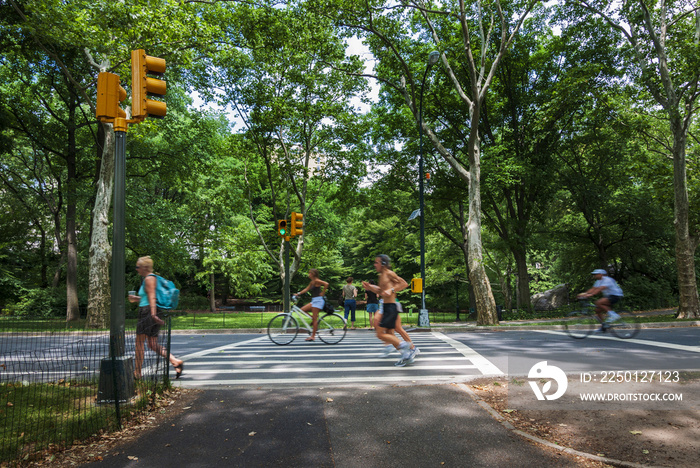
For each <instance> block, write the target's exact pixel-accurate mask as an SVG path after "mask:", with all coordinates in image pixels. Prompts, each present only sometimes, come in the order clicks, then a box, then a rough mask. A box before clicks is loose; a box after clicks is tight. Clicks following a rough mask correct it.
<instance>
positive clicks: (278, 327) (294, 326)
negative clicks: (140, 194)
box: [267, 314, 299, 345]
mask: <svg viewBox="0 0 700 468" xmlns="http://www.w3.org/2000/svg"><path fill="white" fill-rule="evenodd" d="M297 333H299V324H298V323H297V320H296V319H295V318H294V317H292V316H291V315H290V314H277V315H275V316H274V317H272V320H270V323H268V324H267V336H269V337H270V339H271V340H272V342H273V343H275V344H277V345H287V344H289V343H291V342H292V341H294V338H296V337H297Z"/></svg>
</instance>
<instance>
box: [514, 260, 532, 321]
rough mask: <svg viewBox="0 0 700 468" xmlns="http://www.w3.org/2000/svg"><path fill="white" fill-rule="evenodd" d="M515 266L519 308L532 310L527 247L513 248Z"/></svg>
mask: <svg viewBox="0 0 700 468" xmlns="http://www.w3.org/2000/svg"><path fill="white" fill-rule="evenodd" d="M511 252H512V253H513V258H514V259H515V268H516V270H517V272H518V282H517V285H518V292H517V295H516V300H517V305H518V309H524V310H530V308H531V306H530V276H529V274H528V272H527V255H526V254H525V249H521V248H515V249H512V250H511Z"/></svg>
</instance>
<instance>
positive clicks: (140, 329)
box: [136, 305, 162, 336]
mask: <svg viewBox="0 0 700 468" xmlns="http://www.w3.org/2000/svg"><path fill="white" fill-rule="evenodd" d="M161 312H162V309H156V315H158V317H160V314H161ZM158 332H160V325H159V324H157V323H156V321H155V320H153V316H152V315H151V306H150V305H147V306H144V307H139V321H138V322H137V323H136V334H137V335H146V336H158Z"/></svg>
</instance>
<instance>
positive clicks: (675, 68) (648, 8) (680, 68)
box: [566, 0, 700, 318]
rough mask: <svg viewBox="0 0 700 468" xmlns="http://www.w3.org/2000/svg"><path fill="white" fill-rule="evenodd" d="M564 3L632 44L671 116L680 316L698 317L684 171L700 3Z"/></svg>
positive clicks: (692, 221) (640, 75)
mask: <svg viewBox="0 0 700 468" xmlns="http://www.w3.org/2000/svg"><path fill="white" fill-rule="evenodd" d="M566 3H567V4H570V5H573V6H575V7H576V8H575V9H574V10H573V12H574V18H575V20H577V21H580V20H581V18H586V13H593V17H597V18H601V19H602V20H603V21H604V22H605V24H607V25H608V26H609V27H611V28H612V29H613V30H614V31H616V32H617V33H618V34H619V35H620V38H621V39H622V40H624V41H625V42H626V43H627V44H628V46H629V48H630V50H629V52H630V56H631V57H630V62H631V63H632V64H634V65H635V66H636V67H635V68H634V69H633V72H634V75H635V78H637V79H638V80H639V82H640V83H642V84H643V85H644V87H645V88H646V89H647V91H648V92H649V93H650V94H651V96H652V97H653V99H654V101H655V102H656V103H657V104H658V105H659V106H661V107H662V108H663V110H664V111H665V113H666V115H667V119H668V126H669V136H668V138H666V139H665V140H663V141H661V142H660V143H661V144H662V145H663V146H664V147H665V148H666V151H667V155H668V157H670V158H672V159H673V192H674V227H675V232H676V247H675V253H676V268H677V270H678V287H679V290H680V307H679V309H678V317H679V318H687V317H700V299H699V297H698V287H697V278H696V275H695V251H696V250H697V247H698V243H699V242H700V235H698V228H699V227H700V226H698V224H697V222H698V221H697V218H696V217H695V216H693V214H692V213H691V211H690V202H689V197H688V181H687V171H686V164H687V161H686V147H687V142H688V133H689V131H690V127H691V125H692V123H693V118H694V116H695V114H696V112H697V105H698V99H699V98H700V88H699V85H700V66H698V63H699V62H698V59H699V58H700V53H699V52H698V50H699V48H698V47H699V46H700V7H698V4H697V2H695V1H690V0H660V1H658V2H648V1H646V0H626V1H622V2H608V1H604V0H601V1H598V0H588V1H569V2H566Z"/></svg>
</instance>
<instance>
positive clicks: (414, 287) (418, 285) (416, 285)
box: [411, 278, 423, 293]
mask: <svg viewBox="0 0 700 468" xmlns="http://www.w3.org/2000/svg"><path fill="white" fill-rule="evenodd" d="M411 292H412V293H422V292H423V278H413V279H412V280H411Z"/></svg>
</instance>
